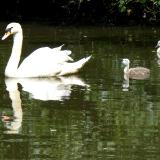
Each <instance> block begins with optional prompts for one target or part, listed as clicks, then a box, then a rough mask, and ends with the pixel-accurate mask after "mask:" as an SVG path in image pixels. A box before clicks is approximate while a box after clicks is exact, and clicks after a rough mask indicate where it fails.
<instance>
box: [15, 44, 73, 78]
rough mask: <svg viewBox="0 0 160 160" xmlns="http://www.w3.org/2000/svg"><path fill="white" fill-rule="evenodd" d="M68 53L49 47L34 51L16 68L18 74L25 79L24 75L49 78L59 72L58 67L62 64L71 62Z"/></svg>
mask: <svg viewBox="0 0 160 160" xmlns="http://www.w3.org/2000/svg"><path fill="white" fill-rule="evenodd" d="M69 52H70V51H68V50H63V51H61V50H60V51H58V50H54V49H51V48H49V47H43V48H39V49H37V50H35V51H34V52H33V53H32V54H30V55H29V56H28V57H27V58H25V59H24V61H23V62H22V63H21V65H20V66H19V68H18V74H19V75H22V76H24V77H25V75H28V74H29V76H31V77H36V76H51V75H56V74H58V73H59V72H60V68H61V67H60V66H61V65H63V63H64V62H67V61H71V60H72V58H71V57H69V56H68V54H70V53H69Z"/></svg>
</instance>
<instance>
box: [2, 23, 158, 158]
mask: <svg viewBox="0 0 160 160" xmlns="http://www.w3.org/2000/svg"><path fill="white" fill-rule="evenodd" d="M5 25H6V24H1V26H2V27H1V30H0V33H1V34H3V30H4V28H3V27H5ZM23 28H24V45H23V55H22V59H23V58H25V57H26V56H27V55H28V53H31V52H32V51H33V50H34V49H36V48H38V47H42V46H50V47H56V46H59V45H61V44H65V46H64V47H63V49H70V50H72V51H73V53H72V57H73V58H74V59H75V60H78V59H80V58H82V57H85V56H88V55H90V54H92V55H93V56H92V59H91V60H90V62H89V63H88V64H87V65H86V66H85V67H84V68H83V69H82V70H81V72H80V73H79V74H77V75H74V76H71V77H63V78H52V79H21V80H17V79H7V80H5V77H4V69H5V66H6V64H7V61H8V58H9V56H10V52H11V47H12V39H11V38H10V39H8V40H5V41H1V43H0V57H1V58H0V59H1V60H0V65H1V67H0V86H1V87H0V96H1V98H0V114H1V115H2V118H1V121H0V159H14V160H16V159H32V160H33V159H35V160H37V159H45V160H48V159H55V160H72V159H73V160H75V159H79V160H81V159H83V160H98V159H101V160H104V159H107V160H108V159H110V160H111V159H112V160H117V159H118V160H131V159H135V160H143V159H144V160H146V159H148V160H159V159H160V145H159V144H160V127H159V126H160V67H159V63H158V61H157V57H156V53H155V52H153V51H154V50H155V49H154V46H155V45H156V43H157V41H158V40H159V37H160V29H158V28H151V27H149V28H146V27H129V28H127V27H109V28H108V27H106V28H105V27H82V28H80V27H79V28H78V27H77V28H75V27H53V26H45V25H37V24H26V25H23ZM122 58H129V59H130V61H131V66H138V65H141V66H144V67H147V68H150V70H151V75H150V78H149V79H146V80H130V81H129V82H128V85H129V86H128V87H127V88H124V87H123V86H124V82H125V81H124V78H123V69H122V66H121V60H122ZM17 83H19V84H18V85H17ZM6 87H7V88H6ZM12 116H16V117H17V118H16V119H12V118H11V119H10V118H9V117H12ZM8 118H9V120H8Z"/></svg>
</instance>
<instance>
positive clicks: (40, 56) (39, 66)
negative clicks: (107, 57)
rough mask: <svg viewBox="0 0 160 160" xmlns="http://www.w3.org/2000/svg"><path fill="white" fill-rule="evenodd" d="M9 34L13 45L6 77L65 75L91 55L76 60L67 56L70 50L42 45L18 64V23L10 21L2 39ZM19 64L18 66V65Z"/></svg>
mask: <svg viewBox="0 0 160 160" xmlns="http://www.w3.org/2000/svg"><path fill="white" fill-rule="evenodd" d="M9 35H13V47H12V53H11V56H10V59H9V61H8V64H7V66H6V69H5V76H7V77H50V76H59V75H66V74H72V73H76V72H78V71H79V70H80V69H81V68H82V67H83V66H84V64H85V63H86V62H87V61H89V59H90V58H91V56H89V57H87V58H83V59H81V60H79V61H77V62H72V63H71V62H70V63H69V62H68V61H73V59H72V58H71V57H70V56H69V55H70V54H71V51H68V50H63V51H62V50H61V47H62V46H60V47H57V48H53V49H52V48H49V47H42V48H39V49H37V50H35V51H34V52H33V53H31V54H30V55H29V56H28V57H27V58H25V59H24V60H23V62H22V63H21V64H20V65H19V61H20V56H21V50H22V41H23V31H22V28H21V25H20V24H19V23H14V22H13V23H10V24H8V25H7V27H6V32H5V34H4V36H3V37H2V40H4V39H6V38H7V37H8V36H9ZM18 66H19V67H18Z"/></svg>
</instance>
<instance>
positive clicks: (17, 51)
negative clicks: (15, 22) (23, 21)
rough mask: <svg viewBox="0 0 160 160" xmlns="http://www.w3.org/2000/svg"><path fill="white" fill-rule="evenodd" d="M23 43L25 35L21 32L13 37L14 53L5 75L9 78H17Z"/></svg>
mask: <svg viewBox="0 0 160 160" xmlns="http://www.w3.org/2000/svg"><path fill="white" fill-rule="evenodd" d="M22 41H23V34H22V30H21V31H19V32H17V33H16V34H14V35H13V47H12V52H11V56H10V58H9V61H8V63H7V66H6V69H5V75H6V76H8V77H16V74H17V70H18V64H19V61H20V56H21V50H22Z"/></svg>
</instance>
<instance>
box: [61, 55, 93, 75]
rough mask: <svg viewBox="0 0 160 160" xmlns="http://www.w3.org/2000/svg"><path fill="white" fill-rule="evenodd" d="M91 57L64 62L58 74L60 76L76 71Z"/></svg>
mask: <svg viewBox="0 0 160 160" xmlns="http://www.w3.org/2000/svg"><path fill="white" fill-rule="evenodd" d="M91 57H92V56H89V57H87V58H82V59H80V60H79V61H77V62H74V63H65V64H64V66H63V69H62V71H61V73H60V74H59V75H60V76H62V75H66V74H73V73H76V72H78V71H79V70H80V69H81V68H82V67H83V66H84V65H85V64H86V63H87V62H88V61H89V60H90V59H91Z"/></svg>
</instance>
